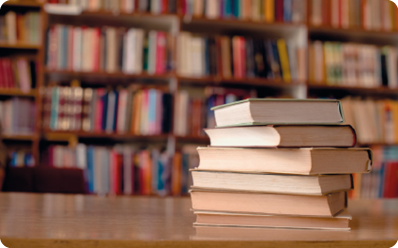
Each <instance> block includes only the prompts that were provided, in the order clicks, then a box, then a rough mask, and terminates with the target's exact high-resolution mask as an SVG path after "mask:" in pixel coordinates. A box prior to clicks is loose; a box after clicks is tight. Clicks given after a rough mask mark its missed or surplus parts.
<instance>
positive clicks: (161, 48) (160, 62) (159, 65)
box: [156, 32, 166, 74]
mask: <svg viewBox="0 0 398 248" xmlns="http://www.w3.org/2000/svg"><path fill="white" fill-rule="evenodd" d="M165 69H166V33H164V32H157V34H156V74H164V73H165Z"/></svg>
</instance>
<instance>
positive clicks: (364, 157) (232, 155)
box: [197, 147, 372, 175]
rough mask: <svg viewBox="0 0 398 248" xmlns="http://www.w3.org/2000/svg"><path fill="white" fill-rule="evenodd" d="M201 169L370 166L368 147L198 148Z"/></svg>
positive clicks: (307, 170) (348, 169) (335, 170)
mask: <svg viewBox="0 0 398 248" xmlns="http://www.w3.org/2000/svg"><path fill="white" fill-rule="evenodd" d="M197 150H198V153H199V158H200V163H199V167H198V168H199V169H200V170H211V171H229V172H249V173H276V174H300V175H319V174H353V173H368V172H370V171H371V169H372V153H371V150H370V149H368V148H349V149H333V148H301V149H263V148H218V147H199V148H198V149H197Z"/></svg>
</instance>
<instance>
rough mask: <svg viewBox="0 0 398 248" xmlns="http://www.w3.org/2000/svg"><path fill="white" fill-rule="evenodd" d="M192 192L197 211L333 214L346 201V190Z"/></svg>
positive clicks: (340, 209) (305, 214) (320, 215)
mask: <svg viewBox="0 0 398 248" xmlns="http://www.w3.org/2000/svg"><path fill="white" fill-rule="evenodd" d="M190 193H191V200H192V209H193V210H194V211H215V212H232V213H252V214H269V215H299V216H314V217H332V216H335V215H337V214H338V213H340V212H341V211H342V210H343V209H344V208H345V207H346V203H347V196H346V192H337V193H332V194H329V195H325V196H308V195H285V194H265V193H248V192H229V191H221V190H217V191H215V190H214V191H210V190H208V191H207V190H197V189H194V190H192V191H191V192H190Z"/></svg>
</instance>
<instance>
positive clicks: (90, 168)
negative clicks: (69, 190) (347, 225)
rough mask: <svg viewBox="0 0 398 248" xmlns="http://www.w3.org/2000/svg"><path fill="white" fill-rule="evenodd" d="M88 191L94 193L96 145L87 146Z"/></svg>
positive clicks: (86, 172)
mask: <svg viewBox="0 0 398 248" xmlns="http://www.w3.org/2000/svg"><path fill="white" fill-rule="evenodd" d="M85 174H86V182H87V185H88V191H89V192H90V193H94V147H93V146H89V147H88V148H87V169H86V171H85Z"/></svg>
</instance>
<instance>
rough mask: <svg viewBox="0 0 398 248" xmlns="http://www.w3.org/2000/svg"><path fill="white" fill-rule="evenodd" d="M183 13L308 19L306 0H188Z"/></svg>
mask: <svg viewBox="0 0 398 248" xmlns="http://www.w3.org/2000/svg"><path fill="white" fill-rule="evenodd" d="M185 4H186V6H185V8H184V9H183V11H182V12H183V14H185V15H191V16H194V17H206V18H209V19H231V18H234V19H240V20H251V21H265V22H293V23H303V22H305V21H306V16H307V9H306V6H307V4H306V0H221V1H214V0H196V1H195V0H186V1H185Z"/></svg>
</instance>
